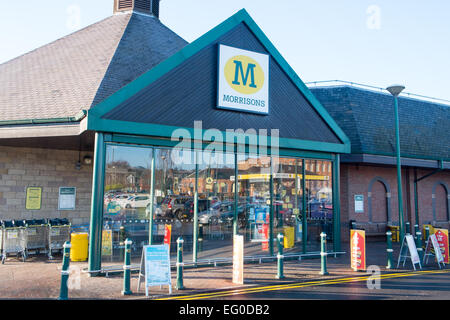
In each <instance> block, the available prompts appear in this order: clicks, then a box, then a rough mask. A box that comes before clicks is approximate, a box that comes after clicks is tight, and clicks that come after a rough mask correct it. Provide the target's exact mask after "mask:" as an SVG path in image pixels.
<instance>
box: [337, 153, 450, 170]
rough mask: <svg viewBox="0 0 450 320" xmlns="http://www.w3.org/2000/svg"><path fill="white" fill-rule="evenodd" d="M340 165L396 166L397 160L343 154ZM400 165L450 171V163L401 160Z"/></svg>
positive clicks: (384, 157) (393, 158)
mask: <svg viewBox="0 0 450 320" xmlns="http://www.w3.org/2000/svg"><path fill="white" fill-rule="evenodd" d="M341 162H342V163H361V164H372V165H386V166H396V165H397V158H396V157H390V156H381V155H373V154H345V155H342V156H341ZM401 165H402V166H405V167H415V168H427V169H439V168H441V169H444V170H445V169H447V170H449V169H450V161H445V160H435V159H416V158H406V157H402V158H401Z"/></svg>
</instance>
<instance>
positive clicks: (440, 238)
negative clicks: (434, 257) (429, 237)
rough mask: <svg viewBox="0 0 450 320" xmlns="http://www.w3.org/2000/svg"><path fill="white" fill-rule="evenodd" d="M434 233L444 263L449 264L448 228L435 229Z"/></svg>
mask: <svg viewBox="0 0 450 320" xmlns="http://www.w3.org/2000/svg"><path fill="white" fill-rule="evenodd" d="M434 234H435V236H436V240H437V242H438V243H439V247H440V248H441V252H442V256H443V258H444V263H446V264H449V252H448V251H449V244H448V230H446V229H436V231H435V233H434Z"/></svg>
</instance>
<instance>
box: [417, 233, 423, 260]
mask: <svg viewBox="0 0 450 320" xmlns="http://www.w3.org/2000/svg"><path fill="white" fill-rule="evenodd" d="M416 247H417V252H418V253H419V257H420V261H422V259H423V247H422V232H420V231H417V232H416Z"/></svg>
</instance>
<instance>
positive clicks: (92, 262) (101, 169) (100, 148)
mask: <svg viewBox="0 0 450 320" xmlns="http://www.w3.org/2000/svg"><path fill="white" fill-rule="evenodd" d="M105 160H106V144H105V143H104V140H103V133H101V132H100V133H96V134H95V155H94V173H93V181H92V201H91V221H90V226H91V228H90V236H89V238H90V241H89V271H90V272H92V271H97V270H100V268H101V258H102V231H103V196H104V184H105Z"/></svg>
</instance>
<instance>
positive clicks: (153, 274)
mask: <svg viewBox="0 0 450 320" xmlns="http://www.w3.org/2000/svg"><path fill="white" fill-rule="evenodd" d="M142 277H144V279H145V295H146V296H148V288H149V287H151V286H163V285H168V286H169V293H170V294H172V278H171V273H170V252H169V245H167V244H163V245H153V246H144V248H143V249H142V259H141V270H140V272H139V281H138V291H139V289H140V285H141V278H142Z"/></svg>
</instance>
